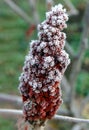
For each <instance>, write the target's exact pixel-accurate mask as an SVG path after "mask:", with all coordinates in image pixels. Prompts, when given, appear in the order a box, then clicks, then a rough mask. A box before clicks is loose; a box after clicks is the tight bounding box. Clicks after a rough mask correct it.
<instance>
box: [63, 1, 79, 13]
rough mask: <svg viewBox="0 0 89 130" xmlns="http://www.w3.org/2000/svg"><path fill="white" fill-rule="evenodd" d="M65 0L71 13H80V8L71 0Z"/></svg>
mask: <svg viewBox="0 0 89 130" xmlns="http://www.w3.org/2000/svg"><path fill="white" fill-rule="evenodd" d="M64 2H65V3H66V5H67V6H68V7H69V9H70V11H69V12H68V14H69V15H78V13H79V12H78V10H77V9H76V8H75V7H74V5H73V4H72V3H71V1H70V0H64Z"/></svg>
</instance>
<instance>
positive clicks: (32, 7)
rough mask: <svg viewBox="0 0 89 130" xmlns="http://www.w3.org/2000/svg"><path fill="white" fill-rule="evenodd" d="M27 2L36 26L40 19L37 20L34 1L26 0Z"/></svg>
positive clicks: (37, 15)
mask: <svg viewBox="0 0 89 130" xmlns="http://www.w3.org/2000/svg"><path fill="white" fill-rule="evenodd" d="M28 2H29V5H30V7H31V11H32V14H33V18H34V22H35V25H38V24H39V22H40V18H39V14H38V11H37V7H36V0H28Z"/></svg>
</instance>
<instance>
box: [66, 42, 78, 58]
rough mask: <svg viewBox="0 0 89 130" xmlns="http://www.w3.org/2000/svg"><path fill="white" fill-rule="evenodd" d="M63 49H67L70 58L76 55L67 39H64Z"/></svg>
mask: <svg viewBox="0 0 89 130" xmlns="http://www.w3.org/2000/svg"><path fill="white" fill-rule="evenodd" d="M65 49H66V50H67V52H68V53H69V55H70V56H71V57H72V58H74V57H75V56H76V55H75V52H74V50H73V49H72V48H71V46H70V45H69V43H68V42H67V41H66V44H65Z"/></svg>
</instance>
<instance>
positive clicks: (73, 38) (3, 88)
mask: <svg viewBox="0 0 89 130" xmlns="http://www.w3.org/2000/svg"><path fill="white" fill-rule="evenodd" d="M13 1H14V2H15V4H17V5H18V6H19V7H20V8H21V9H22V10H23V11H25V12H26V14H27V15H28V16H29V18H30V19H31V21H33V23H30V22H27V21H26V20H24V19H23V18H22V17H21V16H19V15H18V14H17V13H15V12H14V11H13V10H12V9H11V8H10V7H9V6H8V4H6V2H5V1H4V0H0V93H5V94H10V95H18V96H20V94H19V91H18V84H19V81H18V77H19V75H20V73H21V71H22V66H23V64H24V59H25V55H26V54H27V52H28V50H29V42H30V41H31V40H32V39H37V31H36V27H35V26H34V23H35V19H34V17H33V10H32V8H31V6H30V3H29V2H28V0H13ZM66 1H67V0H66ZM71 2H72V4H73V6H74V7H75V8H76V10H78V14H75V15H70V18H69V21H68V28H67V29H66V30H65V32H66V33H67V41H68V43H69V45H70V47H71V48H72V50H73V53H74V55H76V54H77V52H78V49H79V46H80V44H81V39H82V32H83V29H84V28H83V27H84V21H83V16H84V12H85V9H86V5H87V4H88V1H87V0H82V1H81V0H71ZM58 3H62V4H63V5H64V6H65V7H66V8H67V9H68V10H69V7H68V5H67V4H66V2H65V1H63V0H54V5H55V4H58ZM36 10H37V11H38V15H39V18H40V19H39V21H40V22H41V21H43V20H44V19H45V12H46V11H47V5H46V2H45V0H36ZM87 16H88V17H89V15H87ZM88 20H89V18H88ZM85 23H86V22H85ZM88 24H89V23H88ZM88 36H89V35H88ZM88 38H89V37H87V39H88ZM70 58H71V64H70V66H69V67H68V69H67V71H66V74H65V75H66V77H67V79H69V74H71V69H75V68H76V65H75V68H72V64H73V63H72V62H73V61H74V60H75V59H76V58H75V59H73V58H72V56H71V55H70ZM76 77H77V78H76V80H75V83H74V87H75V92H76V100H77V104H78V105H79V103H80V102H82V101H83V102H84V103H85V104H84V108H83V109H82V111H81V116H82V117H84V118H89V97H88V95H89V47H88V46H87V49H85V51H84V55H83V57H82V60H81V69H80V71H79V72H78V73H77V75H76ZM71 82H72V81H71ZM66 87H67V84H66ZM64 90H65V89H63V98H65V93H66V92H65V91H64ZM70 98H71V97H70ZM0 108H12V109H13V108H18V106H15V105H12V104H10V103H6V102H5V103H2V102H0ZM63 108H65V105H64V106H63ZM20 109H21V108H20ZM61 109H62V108H61ZM74 109H76V107H75V108H74ZM64 115H65V114H64ZM69 115H72V116H73V114H69ZM16 123H17V119H13V118H9V117H7V118H5V117H0V130H12V129H13V130H16V129H17V126H16ZM74 125H75V124H73V123H67V122H63V121H52V122H51V123H49V125H48V128H47V129H49V130H59V129H60V130H72V128H73V126H74ZM87 129H89V126H87V127H85V129H83V130H87ZM76 130H77V129H76Z"/></svg>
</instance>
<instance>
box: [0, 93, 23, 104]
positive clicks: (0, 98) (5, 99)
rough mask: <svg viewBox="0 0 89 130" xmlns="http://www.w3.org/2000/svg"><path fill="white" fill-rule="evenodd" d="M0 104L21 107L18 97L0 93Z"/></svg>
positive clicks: (20, 100)
mask: <svg viewBox="0 0 89 130" xmlns="http://www.w3.org/2000/svg"><path fill="white" fill-rule="evenodd" d="M0 102H1V103H11V104H13V105H18V106H21V105H22V99H21V97H19V96H15V95H14V96H13V95H9V94H5V93H0Z"/></svg>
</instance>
